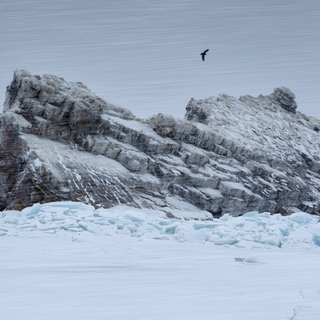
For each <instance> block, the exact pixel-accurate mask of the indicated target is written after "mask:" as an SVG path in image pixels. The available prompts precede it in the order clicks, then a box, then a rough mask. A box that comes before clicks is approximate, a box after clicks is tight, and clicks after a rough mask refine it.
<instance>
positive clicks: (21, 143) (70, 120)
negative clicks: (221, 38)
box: [0, 70, 320, 216]
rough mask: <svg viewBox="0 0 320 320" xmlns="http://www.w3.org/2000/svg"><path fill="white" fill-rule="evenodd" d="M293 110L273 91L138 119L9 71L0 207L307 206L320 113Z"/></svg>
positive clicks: (314, 207)
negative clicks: (71, 204) (72, 204)
mask: <svg viewBox="0 0 320 320" xmlns="http://www.w3.org/2000/svg"><path fill="white" fill-rule="evenodd" d="M296 109H297V104H296V102H295V96H294V94H293V93H292V92H291V91H290V90H289V89H287V88H283V87H282V88H277V89H275V90H274V92H273V93H272V94H270V95H269V96H262V95H260V96H259V97H257V98H254V97H251V96H244V97H240V99H236V98H233V97H230V96H228V95H226V94H220V95H217V96H215V97H210V98H208V99H205V100H195V99H191V100H190V102H189V103H188V105H187V107H186V110H187V112H186V115H185V119H184V120H182V119H175V118H173V117H172V116H170V115H164V114H158V115H155V116H153V117H151V118H150V119H148V120H143V119H138V118H137V117H135V116H134V115H133V114H132V113H131V112H130V111H128V110H126V109H124V108H120V107H117V106H114V105H112V104H110V103H107V102H105V101H104V100H103V99H101V98H99V97H97V96H96V95H95V94H93V93H92V92H91V91H90V90H89V89H88V88H87V87H86V86H84V85H83V84H82V83H79V82H77V83H69V82H66V81H65V80H64V79H62V78H59V77H56V76H52V75H43V76H42V77H40V76H33V75H31V74H30V73H29V72H27V71H25V70H20V71H18V70H17V71H15V73H14V77H13V80H12V83H11V84H10V85H9V86H8V87H7V92H6V100H5V103H4V113H3V114H1V116H0V157H1V161H0V209H2V210H3V209H6V208H10V209H12V208H14V209H22V208H24V207H26V206H30V205H32V204H34V203H37V202H40V203H45V202H50V201H61V200H73V201H82V202H85V203H91V204H93V205H94V206H96V207H98V206H103V207H111V206H115V205H119V204H126V205H129V206H135V207H146V208H155V207H157V208H162V210H165V211H167V212H168V214H169V215H170V212H171V211H172V210H173V209H174V208H177V207H179V206H184V207H186V208H187V207H188V205H190V206H191V207H192V206H196V207H198V208H199V209H202V210H205V211H208V212H210V213H211V214H212V215H214V216H218V215H221V214H224V213H230V214H232V215H239V214H242V213H245V212H248V211H252V210H256V211H259V212H263V211H269V212H272V213H275V212H281V213H290V212H294V211H296V210H303V211H306V212H310V213H318V212H319V199H320V193H319V190H320V173H319V170H320V136H319V134H320V133H319V130H320V121H319V120H318V119H315V118H312V117H307V116H305V115H303V114H301V113H300V112H298V111H296ZM191 207H190V208H191Z"/></svg>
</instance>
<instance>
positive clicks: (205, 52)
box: [200, 49, 209, 61]
mask: <svg viewBox="0 0 320 320" xmlns="http://www.w3.org/2000/svg"><path fill="white" fill-rule="evenodd" d="M208 51H209V49H207V50H205V51H203V52H202V53H200V55H201V56H202V61H204V59H205V56H206V54H207V52H208Z"/></svg>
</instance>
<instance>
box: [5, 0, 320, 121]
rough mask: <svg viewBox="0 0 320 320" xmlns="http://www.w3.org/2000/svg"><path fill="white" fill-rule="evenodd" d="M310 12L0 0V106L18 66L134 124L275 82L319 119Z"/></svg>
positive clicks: (318, 64)
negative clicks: (124, 113) (86, 91)
mask: <svg viewBox="0 0 320 320" xmlns="http://www.w3.org/2000/svg"><path fill="white" fill-rule="evenodd" d="M319 16H320V2H319V1H318V0H304V1H301V0H268V1H254V0H242V1H238V0H212V1H208V0H197V1H195V0H175V1H172V0H157V1H148V0H135V1H133V0H108V1H105V0H91V1H84V0H47V1H43V0H24V1H21V0H1V2H0V30H1V31H0V65H1V69H0V71H1V72H0V105H1V106H2V104H3V101H4V95H5V89H6V86H7V85H8V84H9V83H10V82H11V79H12V75H13V71H14V70H15V69H26V70H28V71H30V72H31V73H32V74H39V75H42V74H55V75H58V76H60V77H63V78H65V80H67V81H80V82H83V83H84V84H86V85H87V86H88V87H89V88H90V89H91V90H92V91H93V92H95V93H96V94H97V95H99V96H101V97H102V98H104V99H105V100H106V101H108V102H111V103H114V104H117V105H120V106H122V107H125V108H127V109H130V110H131V111H132V112H133V113H134V114H135V115H137V116H139V117H143V118H145V117H148V116H151V115H154V114H157V113H159V112H162V113H168V114H172V115H174V116H176V117H183V116H184V114H185V107H186V105H187V103H188V101H189V100H190V98H191V97H194V98H196V99H204V98H207V97H209V96H213V95H216V94H218V93H227V94H229V95H231V96H234V97H236V98H238V97H240V96H241V95H246V94H250V95H253V96H258V95H259V94H263V95H268V94H270V93H272V91H273V89H274V88H276V87H281V86H286V87H288V88H290V89H291V91H292V92H294V93H295V94H296V100H297V103H298V110H299V111H301V112H303V113H305V114H307V115H313V116H315V117H318V118H320V108H319V101H318V99H319V98H318V93H319V87H320V55H319V52H320V41H319V37H320V19H319ZM205 49H210V51H209V53H208V55H207V59H206V61H205V62H203V61H202V60H201V57H200V53H201V52H202V51H203V50H205Z"/></svg>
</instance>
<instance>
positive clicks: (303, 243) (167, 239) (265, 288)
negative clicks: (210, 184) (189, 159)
mask: <svg viewBox="0 0 320 320" xmlns="http://www.w3.org/2000/svg"><path fill="white" fill-rule="evenodd" d="M175 214H176V215H177V217H179V219H178V218H177V219H168V218H166V216H165V213H164V212H163V211H152V210H146V209H145V210H139V209H135V208H129V207H126V206H119V207H114V208H111V209H97V210H95V209H94V208H93V207H92V206H88V205H85V204H81V203H74V202H60V203H59V202H57V203H48V204H45V205H40V204H35V205H34V206H33V207H31V208H26V209H24V210H23V211H22V212H19V211H4V212H2V213H1V212H0V256H1V259H0V283H1V286H0V310H1V312H0V318H1V319H5V320H25V319H32V320H43V319H46V320H56V319H68V320H82V319H83V320H88V319H90V320H100V319H101V320H105V319H117V320H120V319H121V320H122V319H123V320H128V319H130V320H142V319H143V320H163V319H167V320H198V319H202V320H205V319H208V320H212V319H217V320H218V319H224V320H242V319H243V320H258V319H259V320H270V319H272V320H319V318H320V267H319V266H320V223H319V217H316V216H311V215H308V214H306V213H302V212H297V213H294V214H292V215H291V216H287V217H284V216H281V215H270V214H269V213H263V214H258V213H257V212H250V213H247V214H245V215H243V216H241V217H236V218H233V217H231V216H229V215H224V216H223V217H221V218H220V219H211V220H206V221H201V220H192V219H184V218H186V217H188V215H189V214H190V213H186V212H185V211H184V210H181V211H179V210H177V211H176V212H175ZM199 214H201V212H199ZM193 215H194V216H196V215H197V212H194V213H193Z"/></svg>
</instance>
